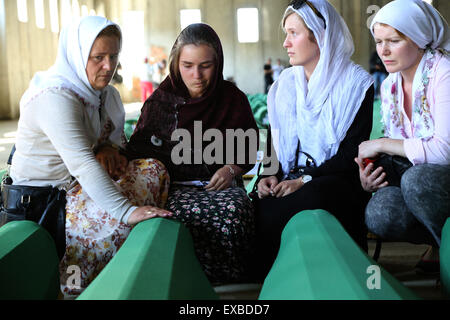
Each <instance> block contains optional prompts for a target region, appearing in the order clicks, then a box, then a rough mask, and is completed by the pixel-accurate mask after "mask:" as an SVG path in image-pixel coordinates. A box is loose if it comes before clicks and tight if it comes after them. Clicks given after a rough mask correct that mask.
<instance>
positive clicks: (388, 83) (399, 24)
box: [370, 0, 450, 139]
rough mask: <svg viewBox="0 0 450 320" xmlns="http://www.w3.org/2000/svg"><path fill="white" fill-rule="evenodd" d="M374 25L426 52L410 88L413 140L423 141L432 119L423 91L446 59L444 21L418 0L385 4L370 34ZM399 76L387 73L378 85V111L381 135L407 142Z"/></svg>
mask: <svg viewBox="0 0 450 320" xmlns="http://www.w3.org/2000/svg"><path fill="white" fill-rule="evenodd" d="M376 23H384V24H387V25H389V26H391V27H393V28H394V29H396V30H398V31H400V32H402V33H403V34H404V35H406V36H407V37H408V38H410V39H411V40H412V41H413V42H414V43H415V44H416V45H417V46H419V48H421V49H426V50H425V53H424V56H423V57H422V60H421V61H420V63H419V65H418V67H417V70H416V73H415V75H414V80H413V84H412V93H413V94H412V99H413V101H412V122H411V124H412V126H413V130H412V133H413V136H414V137H415V138H423V139H427V138H430V137H432V136H433V135H434V131H435V126H434V119H433V116H432V114H431V109H430V106H429V102H428V100H427V89H428V83H429V82H430V79H431V78H432V77H433V74H434V72H435V69H436V66H437V65H438V64H437V63H436V61H438V60H440V59H442V58H443V59H448V57H449V51H450V33H449V29H448V24H447V21H445V19H444V18H443V17H442V16H441V15H440V14H439V12H438V11H437V10H436V9H434V8H433V6H431V5H430V4H428V3H426V2H424V1H422V0H396V1H392V2H390V3H388V4H387V5H385V6H384V7H383V8H381V10H380V11H378V13H377V14H376V15H375V17H374V19H373V21H372V24H371V26H370V30H371V32H372V35H373V34H374V33H373V28H374V25H375V24H376ZM402 81H403V80H402V75H401V72H396V73H391V74H389V76H388V77H387V78H386V80H385V81H384V82H383V85H382V92H381V95H382V98H383V99H382V103H381V111H382V116H383V119H382V121H383V125H384V130H385V135H386V136H387V137H390V138H395V139H408V138H412V137H409V136H408V135H407V134H406V132H405V130H404V119H403V113H402V112H401V110H402V109H403V107H402V106H401V105H400V104H399V100H400V99H399V97H400V95H401V92H402V89H401V88H402Z"/></svg>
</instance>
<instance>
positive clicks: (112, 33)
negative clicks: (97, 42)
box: [97, 25, 122, 42]
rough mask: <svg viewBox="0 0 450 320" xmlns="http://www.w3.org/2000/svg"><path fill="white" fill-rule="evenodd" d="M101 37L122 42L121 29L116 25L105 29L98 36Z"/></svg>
mask: <svg viewBox="0 0 450 320" xmlns="http://www.w3.org/2000/svg"><path fill="white" fill-rule="evenodd" d="M100 37H116V38H117V39H119V41H120V42H122V32H120V29H119V28H118V27H117V26H115V25H109V26H107V27H106V28H105V29H103V30H102V31H101V32H100V33H99V34H98V36H97V38H100Z"/></svg>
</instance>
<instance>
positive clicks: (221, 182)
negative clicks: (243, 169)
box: [205, 165, 236, 191]
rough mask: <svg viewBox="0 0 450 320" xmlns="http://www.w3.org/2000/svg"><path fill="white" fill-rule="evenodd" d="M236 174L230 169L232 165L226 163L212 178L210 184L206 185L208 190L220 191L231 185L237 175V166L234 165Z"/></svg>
mask: <svg viewBox="0 0 450 320" xmlns="http://www.w3.org/2000/svg"><path fill="white" fill-rule="evenodd" d="M232 169H233V171H234V172H235V173H234V174H233V173H232V172H231V170H230V166H229V165H226V166H224V167H222V168H220V169H219V170H217V171H216V173H215V174H214V175H213V177H212V178H211V181H209V184H208V185H207V186H206V187H205V190H206V191H220V190H226V189H228V188H229V187H231V184H232V183H233V178H234V177H235V176H236V166H233V167H232Z"/></svg>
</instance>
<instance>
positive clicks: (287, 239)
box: [259, 210, 418, 300]
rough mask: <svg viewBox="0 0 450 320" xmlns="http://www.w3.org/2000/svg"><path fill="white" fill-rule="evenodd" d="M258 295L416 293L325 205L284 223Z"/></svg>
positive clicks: (361, 297)
mask: <svg viewBox="0 0 450 320" xmlns="http://www.w3.org/2000/svg"><path fill="white" fill-rule="evenodd" d="M377 269H378V270H379V273H378V275H379V277H378V280H379V282H377ZM369 288H371V289H369ZM259 299H260V300H281V299H286V300H303V299H305V300H316V299H318V300H324V299H331V300H335V299H339V300H341V299H344V300H372V299H383V300H384V299H388V300H391V299H418V298H417V297H416V296H415V295H414V294H413V293H412V292H411V291H410V290H409V289H408V288H406V287H405V286H403V284H401V283H400V282H399V281H398V280H397V279H395V278H394V277H393V276H391V275H390V274H389V273H388V272H386V271H385V270H384V269H383V268H381V267H379V266H376V262H375V261H374V260H373V259H371V258H370V257H369V256H367V255H366V254H365V253H364V252H363V251H362V250H361V249H360V248H359V247H358V246H357V245H356V243H355V242H354V241H353V240H352V239H351V238H350V236H349V235H348V234H347V232H345V230H344V228H343V227H342V226H341V224H340V223H339V222H338V221H337V219H336V218H334V217H333V216H332V215H331V214H329V213H328V212H326V211H323V210H314V211H303V212H300V213H299V214H297V215H296V216H294V217H293V218H292V219H291V220H290V221H289V223H288V224H287V225H286V227H285V229H284V230H283V233H282V239H281V246H280V251H279V253H278V256H277V259H276V261H275V262H274V265H273V267H272V269H271V271H270V272H269V274H268V276H267V278H266V279H265V281H264V284H263V287H262V290H261V293H260V296H259Z"/></svg>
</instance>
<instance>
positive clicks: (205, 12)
mask: <svg viewBox="0 0 450 320" xmlns="http://www.w3.org/2000/svg"><path fill="white" fill-rule="evenodd" d="M61 1H62V0H59V3H60V4H61ZM329 1H330V2H331V3H332V4H333V5H334V6H335V8H336V9H337V10H338V11H339V12H340V14H341V15H342V16H343V18H344V20H345V21H346V22H347V24H348V26H349V29H350V31H351V33H352V36H353V39H354V42H355V54H354V56H353V60H354V61H355V62H356V63H358V64H361V65H362V66H363V67H365V68H368V59H369V56H370V53H371V52H373V50H375V46H374V42H373V39H372V36H371V34H370V32H369V30H368V28H367V20H368V19H369V18H370V16H371V15H373V14H374V13H375V11H369V12H368V8H369V7H370V6H371V5H377V6H379V7H382V6H383V5H384V4H385V3H387V2H389V0H329ZM27 2H28V16H29V22H28V23H22V22H19V21H18V19H17V6H16V1H15V0H0V119H14V118H18V117H19V101H20V98H21V96H22V94H23V92H24V91H25V90H26V89H27V87H28V84H29V81H30V80H31V78H32V76H33V75H34V74H35V73H36V72H37V71H40V70H46V69H48V68H49V67H50V66H51V65H52V64H53V62H54V60H55V57H56V52H57V45H58V44H57V41H58V35H57V34H56V33H53V32H52V31H51V30H50V22H49V21H50V18H49V0H44V3H45V7H46V10H45V15H46V16H45V21H46V27H45V29H38V28H37V27H36V25H35V16H34V1H27ZM289 2H290V0H164V1H161V0H79V4H80V6H81V5H83V4H85V5H87V6H88V7H89V9H95V10H96V11H97V13H101V14H104V15H105V16H106V17H108V18H109V19H111V20H113V21H115V22H117V23H119V24H120V25H123V23H124V14H123V12H124V11H132V10H136V11H142V12H144V30H143V33H145V36H144V37H143V39H140V40H136V41H138V42H139V43H142V47H143V48H146V50H147V51H149V50H150V48H152V47H156V48H160V49H161V50H162V51H164V52H165V54H166V55H167V56H168V55H169V53H170V50H171V48H172V45H173V42H174V41H175V39H176V37H177V35H178V34H179V32H180V31H181V30H180V22H179V10H181V9H200V10H201V11H202V21H203V22H205V23H208V24H210V25H211V26H212V27H213V28H214V29H215V30H216V31H217V33H218V34H219V36H220V38H221V40H222V44H223V48H224V54H225V69H224V75H225V77H234V79H235V81H236V82H237V85H238V86H239V87H240V88H241V90H243V91H244V92H246V93H250V94H253V93H258V92H262V91H263V86H264V84H263V82H264V81H263V70H262V67H263V64H264V62H265V60H266V59H267V58H268V57H271V58H272V59H273V60H275V59H277V58H281V59H282V60H283V62H284V63H285V64H287V61H288V57H287V55H286V52H285V50H284V49H283V47H282V43H283V41H284V34H283V32H282V31H281V28H280V20H281V17H282V14H283V12H284V9H285V8H286V6H287V4H288V3H289ZM433 5H434V6H435V7H436V8H437V9H438V10H440V12H441V13H442V15H443V16H444V17H445V18H446V19H447V20H449V18H450V1H448V0H435V1H434V2H433ZM242 7H256V8H258V9H259V18H260V41H259V42H258V43H254V44H241V43H238V40H237V21H236V20H237V9H238V8H242ZM372 8H373V7H372ZM375 8H376V7H375ZM60 9H61V6H60ZM60 18H61V16H60ZM60 25H61V21H60ZM143 55H144V53H142V52H136V59H138V60H140V59H141V58H142V57H143ZM120 89H121V94H122V97H123V99H124V101H125V102H131V101H136V97H137V96H138V95H136V92H133V91H132V90H129V89H127V88H125V87H121V88H120ZM134 91H136V88H134Z"/></svg>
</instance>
